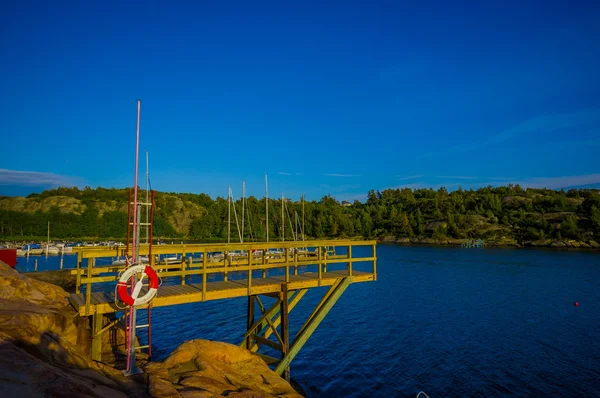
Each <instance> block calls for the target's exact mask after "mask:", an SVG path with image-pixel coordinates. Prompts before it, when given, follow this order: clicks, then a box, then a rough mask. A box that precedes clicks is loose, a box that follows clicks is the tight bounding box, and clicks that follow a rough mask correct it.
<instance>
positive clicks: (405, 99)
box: [0, 1, 600, 200]
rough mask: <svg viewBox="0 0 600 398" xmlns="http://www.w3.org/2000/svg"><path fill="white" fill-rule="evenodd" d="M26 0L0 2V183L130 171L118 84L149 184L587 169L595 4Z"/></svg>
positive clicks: (497, 175)
mask: <svg viewBox="0 0 600 398" xmlns="http://www.w3.org/2000/svg"><path fill="white" fill-rule="evenodd" d="M35 3H36V2H34V3H25V2H17V1H9V2H5V3H3V5H2V6H1V12H0V30H1V32H0V57H1V59H2V62H0V73H1V76H2V78H0V92H1V94H0V132H1V139H2V143H3V145H2V146H3V151H2V156H0V195H17V194H26V193H29V192H31V191H36V190H40V189H42V188H45V187H46V188H47V187H53V186H58V185H77V186H82V187H83V186H86V185H87V186H92V187H96V186H103V187H112V186H114V187H125V186H131V185H132V183H133V169H134V150H135V120H136V104H135V100H136V99H137V98H140V99H141V100H142V125H141V137H142V139H141V149H142V154H143V150H144V149H148V151H149V153H150V167H151V170H150V175H151V180H152V184H153V188H155V189H158V190H161V191H177V192H206V193H209V194H210V195H211V196H213V197H214V196H217V195H219V196H226V195H227V185H228V184H232V186H233V189H234V194H235V195H236V196H239V195H240V193H241V181H242V180H246V182H247V190H248V193H249V194H254V195H257V196H262V195H263V192H264V182H263V181H264V173H265V172H266V173H268V174H269V190H270V193H271V195H272V196H279V195H281V194H282V193H283V194H285V195H286V196H287V197H293V198H298V197H299V196H300V195H301V193H302V192H305V193H306V195H307V197H308V198H309V199H318V198H320V197H321V196H323V195H325V194H332V195H334V196H336V197H337V198H338V199H349V200H352V199H355V198H358V199H362V198H364V197H365V196H366V193H367V191H368V190H370V189H385V188H393V187H402V186H408V187H430V186H431V187H434V188H435V187H439V186H446V187H448V188H449V189H455V188H456V187H458V186H462V187H464V188H470V187H478V186H482V185H489V184H491V185H504V184H507V183H520V184H522V185H525V186H532V187H542V186H546V187H549V188H557V187H565V186H575V185H583V184H595V183H599V182H600V171H599V170H598V167H597V164H598V161H597V154H598V153H599V150H600V135H599V133H600V95H598V94H599V92H600V74H599V72H598V71H600V45H599V44H598V43H599V41H600V23H598V21H599V20H600V7H599V6H598V4H599V3H597V2H589V3H585V2H577V1H568V2H567V1H564V2H526V1H519V2H507V1H502V2H497V3H494V2H445V1H442V2H412V3H414V4H412V5H406V4H403V3H404V2H394V1H391V2H373V1H369V2H367V1H364V2H322V1H318V2H268V3H267V2H239V3H238V2H180V1H176V2H170V3H172V4H167V2H161V3H155V2H140V3H136V2H133V1H132V2H108V1H103V2H100V1H90V2H75V1H73V2H60V1H59V2H39V4H35ZM142 156H143V155H142ZM142 168H143V165H142Z"/></svg>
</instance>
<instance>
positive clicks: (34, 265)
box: [33, 258, 38, 272]
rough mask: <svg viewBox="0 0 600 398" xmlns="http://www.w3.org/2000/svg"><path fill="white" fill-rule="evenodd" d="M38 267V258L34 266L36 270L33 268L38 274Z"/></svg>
mask: <svg viewBox="0 0 600 398" xmlns="http://www.w3.org/2000/svg"><path fill="white" fill-rule="evenodd" d="M37 265H38V259H37V258H36V259H35V265H34V268H33V270H34V271H35V272H37Z"/></svg>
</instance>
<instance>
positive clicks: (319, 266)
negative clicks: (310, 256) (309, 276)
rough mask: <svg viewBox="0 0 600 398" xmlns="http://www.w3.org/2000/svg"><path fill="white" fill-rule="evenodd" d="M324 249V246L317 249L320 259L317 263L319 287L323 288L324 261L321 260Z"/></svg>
mask: <svg viewBox="0 0 600 398" xmlns="http://www.w3.org/2000/svg"><path fill="white" fill-rule="evenodd" d="M322 248H323V246H319V247H317V257H318V258H319V261H318V263H317V267H318V270H317V275H318V278H319V286H321V279H323V273H322V272H321V261H322V260H321V251H322Z"/></svg>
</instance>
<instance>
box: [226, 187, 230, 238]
mask: <svg viewBox="0 0 600 398" xmlns="http://www.w3.org/2000/svg"><path fill="white" fill-rule="evenodd" d="M227 206H228V207H229V211H228V212H227V243H231V185H229V189H228V190H227Z"/></svg>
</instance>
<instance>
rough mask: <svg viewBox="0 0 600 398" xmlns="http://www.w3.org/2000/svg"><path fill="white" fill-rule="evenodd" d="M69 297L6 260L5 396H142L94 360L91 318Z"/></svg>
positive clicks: (0, 333) (1, 345)
mask: <svg viewBox="0 0 600 398" xmlns="http://www.w3.org/2000/svg"><path fill="white" fill-rule="evenodd" d="M66 296H67V293H66V292H65V291H64V290H63V289H61V288H60V287H58V286H55V285H52V284H49V283H46V282H42V281H37V280H34V279H31V278H29V277H27V276H26V275H23V274H19V273H18V272H16V271H15V270H13V269H11V268H9V267H8V266H4V265H2V264H0V374H2V377H1V378H2V383H1V384H0V396H3V397H10V396H19V395H20V396H24V397H25V396H27V397H30V396H31V397H35V396H53V397H55V396H57V397H70V396H90V397H109V396H110V397H112V396H115V397H119V396H123V397H125V396H127V395H130V396H131V395H136V392H135V391H134V390H133V386H132V385H129V386H128V387H125V385H124V383H127V381H124V380H122V378H117V377H115V378H113V376H116V375H115V374H114V373H113V374H112V375H111V374H110V373H111V372H108V371H106V370H105V371H103V369H102V368H101V367H100V366H99V365H98V364H97V363H95V362H93V361H91V360H90V359H88V356H89V352H90V347H91V331H90V327H89V322H88V320H87V318H82V317H80V316H79V315H77V313H76V312H75V311H74V310H73V309H72V307H71V306H70V305H68V304H67V301H66ZM130 384H131V383H130Z"/></svg>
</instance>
